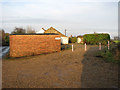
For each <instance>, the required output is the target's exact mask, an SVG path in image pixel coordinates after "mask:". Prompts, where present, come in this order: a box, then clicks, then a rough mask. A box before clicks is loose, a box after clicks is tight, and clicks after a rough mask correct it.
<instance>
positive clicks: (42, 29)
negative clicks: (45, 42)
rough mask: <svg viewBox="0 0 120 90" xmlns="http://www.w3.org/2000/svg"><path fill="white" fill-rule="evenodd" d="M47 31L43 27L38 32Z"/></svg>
mask: <svg viewBox="0 0 120 90" xmlns="http://www.w3.org/2000/svg"><path fill="white" fill-rule="evenodd" d="M44 32H45V29H44V28H41V29H40V30H39V31H38V32H36V33H44Z"/></svg>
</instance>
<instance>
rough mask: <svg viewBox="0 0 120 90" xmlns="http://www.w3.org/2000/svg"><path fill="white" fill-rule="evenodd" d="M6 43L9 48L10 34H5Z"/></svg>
mask: <svg viewBox="0 0 120 90" xmlns="http://www.w3.org/2000/svg"><path fill="white" fill-rule="evenodd" d="M5 43H6V45H7V46H9V33H6V34H5Z"/></svg>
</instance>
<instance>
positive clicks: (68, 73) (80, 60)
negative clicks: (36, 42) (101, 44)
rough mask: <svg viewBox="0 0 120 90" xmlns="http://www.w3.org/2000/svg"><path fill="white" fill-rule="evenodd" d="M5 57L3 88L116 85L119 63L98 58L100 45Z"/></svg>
mask: <svg viewBox="0 0 120 90" xmlns="http://www.w3.org/2000/svg"><path fill="white" fill-rule="evenodd" d="M74 47H75V50H74V52H71V50H65V51H61V52H57V53H52V54H46V55H38V56H30V57H22V58H16V59H4V60H3V62H2V63H3V67H2V69H3V71H2V79H3V80H2V86H3V88H116V87H117V83H118V66H117V65H116V64H111V63H105V62H104V61H103V60H102V58H97V57H95V53H96V51H98V47H97V46H88V50H87V51H86V52H85V51H84V46H83V45H79V44H74Z"/></svg>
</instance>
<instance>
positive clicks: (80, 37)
mask: <svg viewBox="0 0 120 90" xmlns="http://www.w3.org/2000/svg"><path fill="white" fill-rule="evenodd" d="M77 43H81V44H83V36H77Z"/></svg>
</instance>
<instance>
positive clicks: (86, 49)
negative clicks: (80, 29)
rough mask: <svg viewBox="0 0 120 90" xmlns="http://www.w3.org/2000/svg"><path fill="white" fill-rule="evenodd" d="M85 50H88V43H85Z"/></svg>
mask: <svg viewBox="0 0 120 90" xmlns="http://www.w3.org/2000/svg"><path fill="white" fill-rule="evenodd" d="M85 51H87V45H86V43H85Z"/></svg>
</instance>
